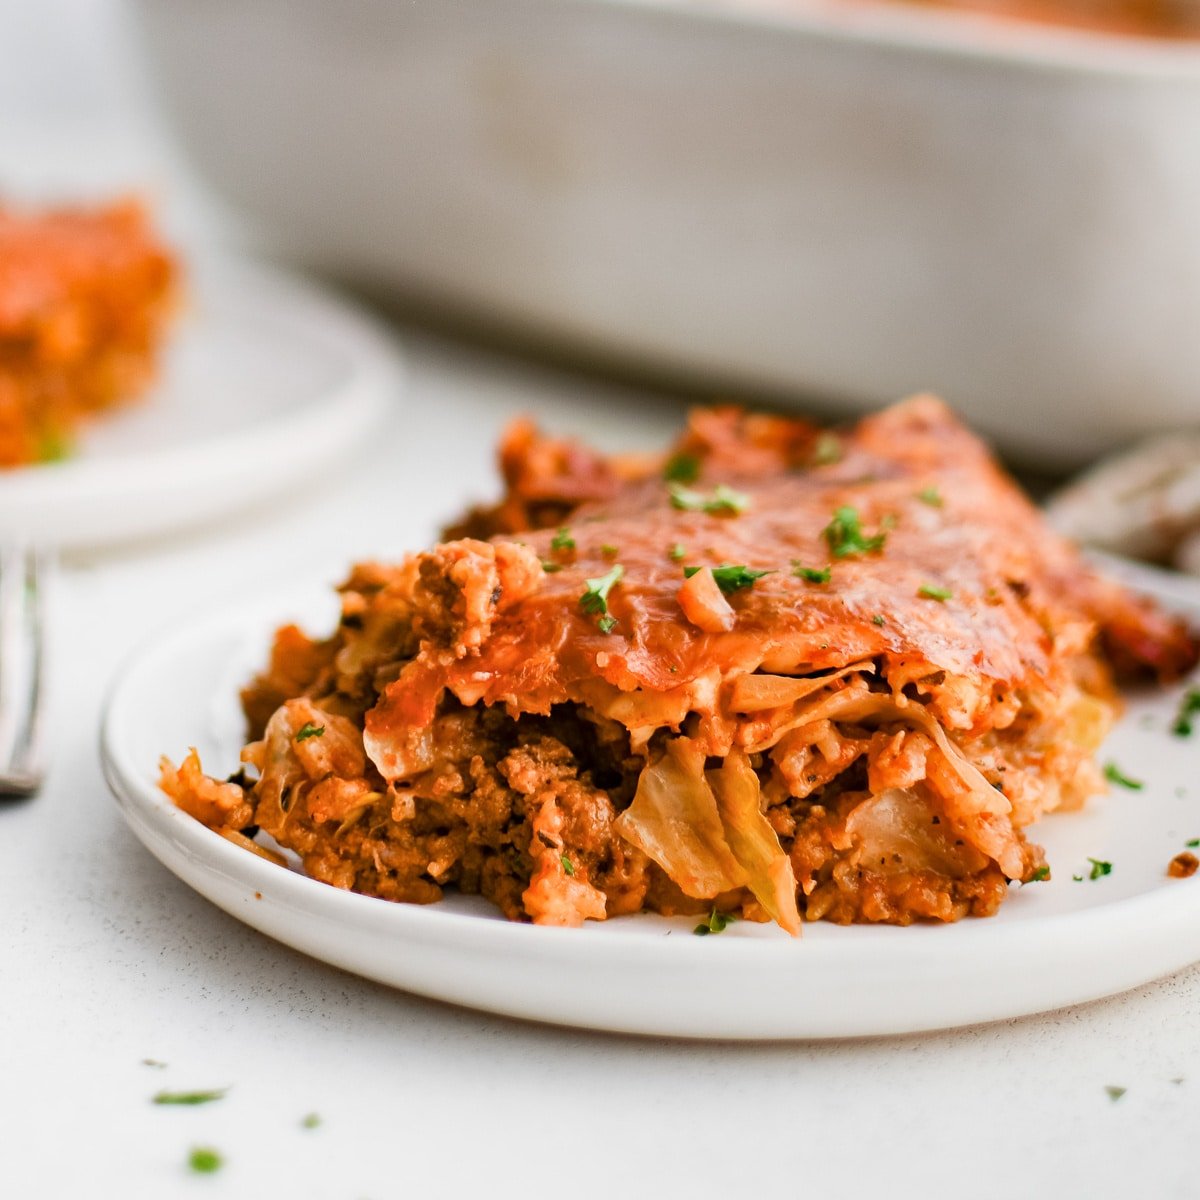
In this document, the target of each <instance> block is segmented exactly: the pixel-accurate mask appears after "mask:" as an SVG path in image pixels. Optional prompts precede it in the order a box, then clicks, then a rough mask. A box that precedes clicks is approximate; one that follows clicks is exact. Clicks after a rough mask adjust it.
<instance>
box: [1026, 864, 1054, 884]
mask: <svg viewBox="0 0 1200 1200" xmlns="http://www.w3.org/2000/svg"><path fill="white" fill-rule="evenodd" d="M1049 878H1050V868H1049V867H1048V866H1045V865H1044V864H1043V865H1042V866H1040V867H1038V869H1037V870H1036V871H1034V873H1033V874H1032V875H1030V877H1029V878H1028V879H1027V880H1025V882H1026V883H1045V881H1046V880H1047V879H1049Z"/></svg>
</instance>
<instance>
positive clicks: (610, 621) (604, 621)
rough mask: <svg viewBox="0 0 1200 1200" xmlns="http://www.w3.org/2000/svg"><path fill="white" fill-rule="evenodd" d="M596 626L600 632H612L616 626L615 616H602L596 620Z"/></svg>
mask: <svg viewBox="0 0 1200 1200" xmlns="http://www.w3.org/2000/svg"><path fill="white" fill-rule="evenodd" d="M596 627H597V628H598V629H599V630H600V632H601V633H612V631H613V630H614V629H616V627H617V618H616V617H612V616H603V617H601V618H600V620H598V621H597V622H596Z"/></svg>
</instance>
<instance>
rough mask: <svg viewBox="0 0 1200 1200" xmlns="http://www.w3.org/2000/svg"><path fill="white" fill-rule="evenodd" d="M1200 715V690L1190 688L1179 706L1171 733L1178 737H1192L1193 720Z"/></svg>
mask: <svg viewBox="0 0 1200 1200" xmlns="http://www.w3.org/2000/svg"><path fill="white" fill-rule="evenodd" d="M1197 714H1200V688H1189V689H1188V690H1187V692H1186V693H1185V694H1184V697H1183V700H1182V701H1180V704H1179V712H1178V713H1177V714H1176V716H1175V724H1174V725H1172V726H1171V732H1172V733H1173V734H1174V735H1175V736H1176V737H1191V736H1192V718H1193V717H1194V716H1196V715H1197Z"/></svg>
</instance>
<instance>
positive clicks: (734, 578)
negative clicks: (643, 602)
mask: <svg viewBox="0 0 1200 1200" xmlns="http://www.w3.org/2000/svg"><path fill="white" fill-rule="evenodd" d="M703 570H704V568H703V567H684V568H683V573H684V575H685V576H686V577H687V578H688V579H691V577H692V576H693V575H695V574H696V572H697V571H703ZM774 574H775V572H774V571H756V570H755V569H754V568H753V567H741V566H735V565H734V564H733V563H724V564H722V565H721V566H719V567H713V568H712V575H713V579H715V580H716V583H717V587H719V588H720V589H721V591H722V592H724V593H725V594H726V595H729V593H730V592H740V591H741V590H742V588H748V587H753V586H754V583H755V581H756V580H758V579H761V578H762V577H763V576H764V575H774Z"/></svg>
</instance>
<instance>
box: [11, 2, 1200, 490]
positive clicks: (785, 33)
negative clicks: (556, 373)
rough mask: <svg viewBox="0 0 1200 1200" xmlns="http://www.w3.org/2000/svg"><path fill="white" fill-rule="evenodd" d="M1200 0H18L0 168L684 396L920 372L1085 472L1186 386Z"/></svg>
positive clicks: (18, 181)
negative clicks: (128, 198)
mask: <svg viewBox="0 0 1200 1200" xmlns="http://www.w3.org/2000/svg"><path fill="white" fill-rule="evenodd" d="M1191 4H1192V0H1161V2H1160V0H1060V3H1058V4H1050V3H1037V4H1025V5H1024V6H1023V9H1024V11H1026V12H1029V11H1032V12H1033V14H1034V15H1035V16H1037V17H1039V18H1043V19H1039V20H1038V21H1025V20H1012V19H1007V18H1004V17H996V16H995V15H994V14H991V13H989V12H986V11H985V12H982V13H981V12H979V11H967V12H962V11H951V10H950V9H949V8H945V7H937V6H933V5H928V4H911V3H905V2H903V0H896V2H895V3H886V2H884V3H873V4H872V3H862V2H859V0H841V2H837V0H832V2H831V0H826V2H824V3H821V2H819V0H811V2H806V0H723V2H722V0H658V2H654V0H638V2H626V0H486V2H482V0H439V2H438V3H404V4H397V3H393V2H392V0H341V2H339V3H338V4H328V3H325V2H323V0H256V2H255V3H253V4H246V3H238V2H235V0H42V2H41V3H38V4H25V3H20V2H18V0H3V2H0V111H2V112H3V113H4V114H5V120H4V121H3V122H2V123H0V186H2V187H3V188H4V189H5V190H6V191H8V192H9V193H10V194H16V195H18V196H29V197H32V198H42V197H53V196H56V195H61V194H63V193H64V192H65V193H68V198H76V197H78V196H79V193H80V191H81V189H82V190H83V191H85V192H86V191H87V190H89V189H92V190H94V191H95V192H97V193H98V194H99V193H103V192H112V191H123V190H126V189H128V188H130V187H132V188H135V189H137V190H141V191H145V192H148V193H149V194H150V196H151V200H152V201H153V202H154V203H155V204H156V205H157V206H158V207H159V208H160V210H161V213H162V216H163V220H164V223H165V224H166V227H167V229H168V230H169V231H171V232H175V231H179V234H180V236H182V237H183V238H184V240H185V241H186V243H187V244H188V245H197V244H202V243H203V242H204V241H205V240H206V239H207V240H210V241H211V240H216V241H220V242H222V243H223V244H226V245H228V244H230V243H233V244H235V245H237V246H241V247H246V248H251V249H253V250H254V251H255V252H256V253H258V254H263V255H267V256H270V257H275V258H280V259H283V260H285V261H287V262H289V263H291V264H294V265H300V266H304V267H307V268H310V269H312V270H315V271H317V272H319V273H321V274H323V275H325V276H326V277H329V278H333V279H336V280H338V281H343V282H346V283H349V284H350V285H352V286H353V287H354V288H356V289H359V290H362V291H363V292H365V293H367V294H369V295H371V296H373V297H376V298H379V299H382V300H383V301H384V302H385V303H386V304H387V305H388V306H389V307H390V308H391V309H392V310H393V311H396V312H400V313H402V314H404V315H406V316H407V317H409V318H411V317H413V316H414V315H415V316H417V317H419V318H420V319H421V320H423V321H432V322H436V323H438V324H441V325H448V326H449V327H450V328H453V329H455V330H462V331H466V332H467V333H468V334H469V335H470V336H472V337H485V338H488V339H493V340H495V339H499V340H500V341H502V342H506V343H511V344H515V345H519V346H521V347H523V348H525V349H527V350H528V349H531V350H532V351H533V352H534V353H535V354H538V355H542V356H552V357H554V358H556V359H557V360H560V361H561V360H565V361H567V362H570V363H574V364H577V365H580V366H586V367H588V368H591V369H599V370H601V371H604V372H607V373H611V374H614V375H620V376H623V377H633V378H638V379H645V380H650V381H654V382H655V383H663V382H665V383H666V384H668V385H669V386H673V387H676V388H679V389H682V390H685V391H691V392H693V393H695V394H699V395H714V394H726V395H734V396H737V397H739V398H745V399H748V400H751V401H756V402H760V403H766V404H772V405H784V406H793V407H796V406H799V407H803V408H804V409H806V410H809V411H815V412H817V413H821V414H827V415H844V414H849V413H854V412H860V411H864V410H866V409H869V408H872V407H876V406H878V405H880V404H883V403H886V402H888V401H890V400H892V399H894V398H896V397H898V396H900V395H904V394H907V393H911V392H915V391H921V390H934V391H937V392H939V393H941V394H943V395H945V396H946V397H947V398H948V399H949V400H950V401H951V403H952V404H954V405H955V406H956V407H957V408H958V409H959V410H960V411H961V412H962V413H963V414H964V416H965V417H966V418H967V419H968V420H969V421H971V423H972V424H973V425H974V426H975V427H976V428H978V429H979V430H980V431H981V432H983V433H984V434H985V435H987V436H989V437H991V438H992V439H993V440H994V441H995V442H996V444H997V445H998V447H999V448H1000V449H1001V451H1002V452H1004V453H1005V454H1006V455H1007V456H1008V457H1009V459H1010V460H1011V461H1013V462H1015V463H1016V464H1017V465H1018V466H1021V467H1024V468H1026V469H1029V470H1034V471H1039V472H1049V473H1051V474H1063V473H1065V472H1068V471H1071V470H1075V469H1078V468H1080V467H1082V466H1084V465H1085V464H1087V463H1089V462H1091V461H1093V460H1095V459H1096V458H1097V457H1098V456H1101V455H1104V454H1109V453H1111V452H1113V451H1118V450H1122V449H1124V448H1127V447H1128V446H1129V445H1131V444H1132V443H1133V442H1134V441H1135V440H1136V439H1138V438H1139V437H1141V436H1143V435H1145V434H1148V433H1155V432H1159V433H1161V432H1165V431H1172V430H1175V429H1178V428H1180V427H1185V426H1187V425H1189V424H1191V423H1192V422H1193V421H1194V419H1195V415H1196V411H1197V403H1196V395H1197V389H1196V384H1197V380H1198V379H1200V339H1198V338H1196V337H1195V336H1194V330H1195V327H1196V323H1197V319H1200V153H1197V146H1200V48H1198V47H1200V41H1197V40H1196V39H1194V38H1188V37H1178V36H1158V35H1159V34H1162V33H1169V34H1171V35H1175V34H1178V33H1179V32H1180V31H1181V29H1182V30H1183V31H1184V32H1187V30H1186V28H1185V26H1186V21H1185V18H1187V19H1191V20H1193V21H1194V18H1195V12H1194V10H1193V8H1192V7H1191ZM998 6H1001V5H1000V0H996V2H995V3H991V2H989V3H965V4H964V5H960V6H959V8H963V7H965V8H967V9H971V10H979V9H984V10H987V9H992V8H996V7H998ZM1047 14H1049V15H1050V16H1051V17H1052V18H1053V17H1054V16H1055V15H1056V14H1057V15H1060V16H1061V17H1062V21H1061V22H1058V23H1056V22H1055V21H1054V20H1050V21H1047V20H1045V19H1044V18H1045V17H1046V16H1047ZM1181 14H1182V15H1181ZM1188 14H1190V17H1189V16H1188ZM1081 22H1082V26H1083V27H1080V24H1081ZM1156 22H1157V24H1156ZM1181 22H1183V24H1181ZM1089 23H1091V24H1096V23H1098V24H1099V25H1100V26H1101V27H1102V28H1101V29H1100V30H1099V31H1097V30H1096V29H1094V28H1089V27H1088V25H1089ZM1114 30H1115V32H1114ZM1193 32H1194V30H1193Z"/></svg>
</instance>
